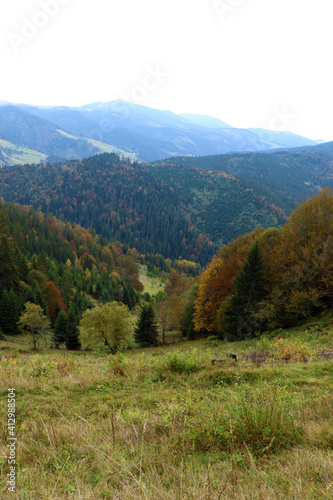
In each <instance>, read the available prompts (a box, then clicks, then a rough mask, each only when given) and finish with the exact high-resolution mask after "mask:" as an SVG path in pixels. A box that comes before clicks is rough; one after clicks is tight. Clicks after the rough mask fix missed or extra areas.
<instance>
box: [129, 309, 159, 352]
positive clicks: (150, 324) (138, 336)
mask: <svg viewBox="0 0 333 500" xmlns="http://www.w3.org/2000/svg"><path fill="white" fill-rule="evenodd" d="M134 339H135V341H136V342H137V343H138V344H139V345H140V347H146V346H153V345H157V342H158V327H157V324H156V319H155V313H154V309H153V306H152V304H150V303H148V304H145V305H143V307H142V309H141V313H140V317H139V319H138V321H137V324H136V328H135V330H134Z"/></svg>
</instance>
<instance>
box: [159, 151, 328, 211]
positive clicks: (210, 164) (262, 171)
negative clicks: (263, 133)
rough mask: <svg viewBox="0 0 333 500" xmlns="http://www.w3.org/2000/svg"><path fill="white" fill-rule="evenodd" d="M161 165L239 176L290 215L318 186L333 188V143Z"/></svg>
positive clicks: (182, 158) (191, 158) (176, 160)
mask: <svg viewBox="0 0 333 500" xmlns="http://www.w3.org/2000/svg"><path fill="white" fill-rule="evenodd" d="M159 165H162V166H166V165H177V166H186V167H191V168H197V169H200V170H203V169H207V170H213V171H222V172H224V173H225V174H228V175H231V176H236V177H237V178H239V179H241V181H242V182H245V183H247V187H248V188H250V189H253V191H254V192H256V193H257V195H258V196H261V197H263V198H264V199H265V200H266V202H268V203H269V204H270V203H273V204H275V205H277V206H278V207H279V208H280V209H282V210H283V211H284V212H286V213H287V214H289V213H290V212H291V211H292V210H294V208H295V205H296V204H297V203H300V202H301V201H302V200H305V199H307V198H309V197H310V196H312V195H313V194H315V193H316V192H317V191H318V187H324V186H331V187H333V142H329V143H325V144H320V145H318V146H315V147H310V148H305V149H304V150H303V149H300V150H297V149H296V150H294V151H293V150H282V151H276V152H272V153H269V152H267V153H237V154H224V155H215V156H204V157H188V156H187V157H181V158H171V159H169V160H163V161H162V162H160V163H159Z"/></svg>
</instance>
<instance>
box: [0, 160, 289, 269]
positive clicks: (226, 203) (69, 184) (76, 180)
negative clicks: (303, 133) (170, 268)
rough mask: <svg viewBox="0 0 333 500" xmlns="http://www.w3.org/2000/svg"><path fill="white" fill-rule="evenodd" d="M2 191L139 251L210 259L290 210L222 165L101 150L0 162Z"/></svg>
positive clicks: (273, 223) (9, 197)
mask: <svg viewBox="0 0 333 500" xmlns="http://www.w3.org/2000/svg"><path fill="white" fill-rule="evenodd" d="M0 195H1V196H3V197H4V199H5V200H6V201H9V202H17V203H20V204H23V205H32V206H33V207H34V208H35V209H36V210H41V211H43V212H44V213H49V214H51V215H55V216H56V217H58V218H60V219H61V220H68V221H71V222H76V223H79V224H81V225H82V226H83V227H86V228H93V229H94V230H95V231H96V233H98V234H101V235H103V236H105V237H107V238H109V239H115V240H118V241H121V242H123V243H125V244H127V245H129V246H130V247H131V248H136V249H137V250H138V251H139V252H140V253H143V254H146V253H154V254H156V253H158V254H161V255H164V257H166V258H171V259H173V260H174V259H187V260H192V261H195V262H198V263H200V264H201V265H206V264H207V263H208V262H209V260H210V259H211V257H212V255H213V254H215V253H216V252H217V250H218V247H219V246H221V245H223V244H226V243H228V242H230V241H232V240H233V239H235V238H237V237H238V236H239V235H241V234H245V233H247V232H249V231H251V230H254V229H256V228H258V227H264V228H268V227H280V226H281V225H282V224H283V223H285V222H286V220H287V215H288V211H286V210H284V209H282V208H281V204H280V199H279V197H277V196H272V195H270V193H269V191H268V189H267V188H265V187H263V186H262V185H256V186H254V185H253V182H252V181H248V180H246V179H239V178H237V177H235V176H233V175H229V174H225V173H224V172H221V171H207V170H205V169H202V170H199V169H194V168H188V167H181V168H180V167H177V166H170V165H162V166H161V165H146V164H139V163H137V162H133V163H130V162H128V161H125V160H121V159H120V158H119V157H118V156H116V155H114V154H102V155H97V156H95V157H92V158H89V159H85V160H82V161H71V162H67V163H57V164H47V165H45V166H44V165H32V166H27V165H25V166H16V167H11V168H3V169H0Z"/></svg>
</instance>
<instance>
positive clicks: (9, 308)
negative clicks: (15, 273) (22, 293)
mask: <svg viewBox="0 0 333 500" xmlns="http://www.w3.org/2000/svg"><path fill="white" fill-rule="evenodd" d="M22 310H23V304H22V301H21V299H20V297H19V296H18V295H16V293H15V292H14V290H10V291H9V292H8V291H7V290H5V291H4V292H3V295H2V299H1V301H0V327H1V329H2V331H3V333H9V334H10V333H11V334H13V333H17V330H18V328H17V322H18V320H19V319H20V315H21V313H22Z"/></svg>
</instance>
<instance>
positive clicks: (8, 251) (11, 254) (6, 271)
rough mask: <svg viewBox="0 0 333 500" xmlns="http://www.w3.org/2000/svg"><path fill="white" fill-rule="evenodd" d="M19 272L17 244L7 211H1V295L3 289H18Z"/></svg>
mask: <svg viewBox="0 0 333 500" xmlns="http://www.w3.org/2000/svg"><path fill="white" fill-rule="evenodd" d="M18 282H19V273H18V269H17V265H16V260H15V244H14V242H13V239H12V237H11V235H10V231H9V223H8V219H7V217H6V214H5V212H4V211H3V210H2V211H1V212H0V297H1V295H2V292H3V290H10V289H11V288H13V289H14V290H17V289H18Z"/></svg>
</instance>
